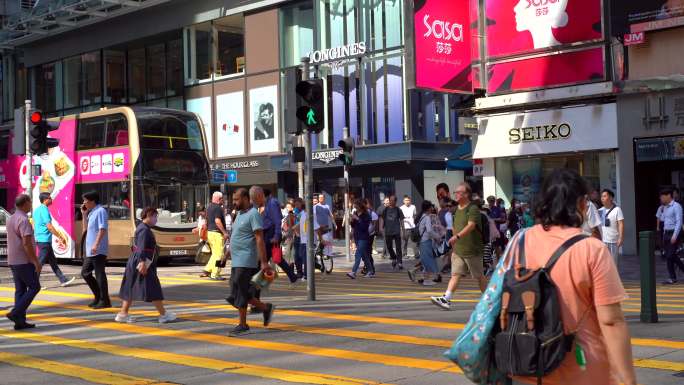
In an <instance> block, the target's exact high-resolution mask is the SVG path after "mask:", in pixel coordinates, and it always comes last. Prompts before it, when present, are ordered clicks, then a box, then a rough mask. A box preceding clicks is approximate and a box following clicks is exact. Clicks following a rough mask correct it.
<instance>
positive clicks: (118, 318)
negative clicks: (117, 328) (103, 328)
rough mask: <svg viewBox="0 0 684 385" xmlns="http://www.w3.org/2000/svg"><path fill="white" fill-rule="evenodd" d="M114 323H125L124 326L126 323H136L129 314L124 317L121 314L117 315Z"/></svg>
mask: <svg viewBox="0 0 684 385" xmlns="http://www.w3.org/2000/svg"><path fill="white" fill-rule="evenodd" d="M114 321H116V322H119V323H123V324H126V323H128V324H130V323H133V322H135V320H134V318H133V317H131V316H130V315H128V314H126V315H124V314H121V313H116V317H114Z"/></svg>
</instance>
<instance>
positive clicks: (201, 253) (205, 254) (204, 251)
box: [195, 241, 211, 265]
mask: <svg viewBox="0 0 684 385" xmlns="http://www.w3.org/2000/svg"><path fill="white" fill-rule="evenodd" d="M210 258H211V247H209V243H208V242H205V241H201V242H200V246H199V247H198V248H197V253H196V254H195V263H198V264H202V265H204V264H206V263H207V262H209V259H210Z"/></svg>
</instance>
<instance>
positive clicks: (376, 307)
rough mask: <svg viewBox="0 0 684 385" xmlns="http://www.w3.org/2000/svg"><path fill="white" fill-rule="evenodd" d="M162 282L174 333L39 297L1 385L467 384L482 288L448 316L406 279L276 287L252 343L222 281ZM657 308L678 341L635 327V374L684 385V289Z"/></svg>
mask: <svg viewBox="0 0 684 385" xmlns="http://www.w3.org/2000/svg"><path fill="white" fill-rule="evenodd" d="M115 278H116V277H112V278H111V279H110V280H112V281H115ZM161 281H162V282H163V285H164V287H165V290H166V293H167V296H168V297H169V298H170V300H168V301H166V304H167V306H168V308H169V309H170V310H171V311H174V312H176V313H177V314H178V316H179V321H178V322H176V323H172V324H166V325H159V324H157V323H156V322H155V320H156V315H157V314H156V311H154V310H153V309H152V308H151V307H149V306H144V305H143V304H139V305H138V307H137V308H134V309H135V310H133V311H131V315H133V316H134V317H136V322H135V323H131V324H120V323H116V322H114V321H113V316H114V314H115V313H116V311H117V309H100V310H93V309H90V308H88V307H87V306H85V303H87V301H88V300H89V299H90V295H88V294H85V293H84V292H83V290H81V288H79V287H74V288H54V289H48V290H43V291H42V292H41V293H40V294H39V296H38V297H37V299H36V301H34V305H33V307H32V309H31V310H32V311H31V313H30V319H31V321H33V322H36V323H37V324H38V325H39V327H38V328H36V329H32V330H30V331H14V330H12V329H10V327H9V326H10V325H9V322H6V321H2V322H0V368H3V367H5V368H8V367H10V366H11V367H12V368H13V370H12V371H11V373H13V376H14V377H10V378H5V377H2V375H0V383H8V384H15V383H16V384H21V383H24V381H25V380H26V379H28V378H32V379H41V380H39V381H47V382H49V383H56V384H58V383H98V384H121V385H124V384H126V385H129V384H130V385H132V384H205V383H207V384H210V383H212V384H213V383H217V384H250V385H253V384H257V385H260V384H281V383H295V384H330V385H359V384H394V385H423V384H431V385H432V384H468V381H467V380H465V378H464V377H463V376H462V375H461V374H460V373H461V372H460V370H459V369H458V368H457V367H456V366H455V365H453V364H451V363H450V362H448V361H447V360H445V359H444V358H443V357H442V353H443V352H444V350H445V349H447V348H448V347H449V346H451V342H452V341H453V339H454V338H455V337H456V336H457V335H458V333H459V332H460V330H461V329H462V328H463V327H464V324H465V323H466V322H467V319H468V316H469V312H470V310H472V308H473V307H474V304H475V302H477V299H478V297H479V291H478V290H476V289H475V284H474V282H469V281H466V284H465V287H464V288H463V290H460V291H458V297H457V298H456V301H455V302H454V304H453V307H454V309H453V311H451V312H442V311H437V310H436V308H434V307H432V305H430V304H429V301H427V298H428V297H429V296H430V295H438V294H441V291H439V288H434V287H432V288H427V287H421V286H417V285H414V284H411V283H410V282H408V280H407V279H406V278H405V275H403V274H384V275H383V276H379V277H378V278H376V279H373V280H363V281H351V280H348V279H346V278H345V277H344V276H343V274H342V273H337V272H336V273H333V274H332V275H330V276H325V277H324V279H321V280H319V281H317V289H318V298H319V301H318V302H317V303H315V304H311V303H307V302H306V301H303V299H304V298H306V291H305V287H304V286H300V287H296V288H294V289H289V288H288V287H287V285H286V284H285V283H283V282H279V283H278V284H276V287H275V288H274V290H273V291H272V292H271V293H269V294H268V298H271V299H273V302H274V303H276V304H277V305H278V309H277V310H276V319H275V321H274V322H273V323H272V324H271V326H270V327H268V328H263V327H261V326H260V323H259V321H260V318H259V316H250V326H251V327H252V330H251V332H250V334H248V335H246V336H244V337H241V338H232V337H228V336H227V331H228V330H229V329H230V328H231V327H232V326H233V325H235V323H236V317H237V313H236V311H235V309H233V308H232V307H230V306H229V305H228V304H226V303H225V301H223V300H222V299H221V298H222V296H224V294H225V293H226V286H227V285H226V283H225V282H215V281H208V280H203V279H199V278H197V277H196V276H193V275H191V274H190V273H187V274H182V273H175V274H170V275H165V276H162V277H161ZM626 287H627V289H628V291H629V294H630V297H631V298H630V299H629V300H627V301H626V302H625V304H624V307H625V311H626V314H628V317H632V316H633V317H632V318H635V317H636V318H638V312H639V288H638V285H636V284H634V283H628V284H626ZM200 289H201V293H200V292H199V291H200ZM13 290H14V289H13V288H12V287H9V286H0V306H1V307H8V306H11V304H12V302H13V300H14V299H13V296H12V295H13ZM190 293H192V294H190ZM184 294H186V295H184ZM183 298H187V300H183ZM658 301H659V313H660V314H661V317H663V318H664V319H665V320H666V322H667V323H666V324H663V325H664V326H663V327H670V328H672V330H673V331H674V330H679V334H674V333H673V335H672V338H662V337H661V338H651V337H652V336H651V335H650V334H649V333H648V332H647V331H648V329H647V327H646V326H644V325H643V324H641V325H640V324H636V323H631V324H630V327H632V328H633V329H634V330H633V332H632V334H633V338H632V345H633V349H634V353H635V354H634V356H635V359H634V364H635V366H636V367H637V368H638V369H637V371H638V375H640V374H641V375H643V376H644V377H645V378H648V379H649V381H650V382H649V381H643V380H640V383H641V384H644V385H645V384H658V385H661V384H664V385H667V384H678V383H681V381H682V377H680V375H681V374H682V373H684V333H682V332H684V326H683V325H684V317H682V316H681V315H682V314H684V287H681V288H680V287H671V288H659V289H658ZM380 309H382V314H378V313H380ZM0 372H1V371H0ZM4 380H9V382H5V381H4ZM60 381H61V382H60ZM73 381H77V382H73ZM78 381H80V382H78ZM654 381H655V382H654ZM47 382H46V383H47ZM33 383H39V382H33ZM40 383H42V382H40Z"/></svg>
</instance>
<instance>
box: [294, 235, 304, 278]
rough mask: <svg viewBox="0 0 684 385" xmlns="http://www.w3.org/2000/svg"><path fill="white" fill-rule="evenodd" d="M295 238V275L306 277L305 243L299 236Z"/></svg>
mask: <svg viewBox="0 0 684 385" xmlns="http://www.w3.org/2000/svg"><path fill="white" fill-rule="evenodd" d="M296 239H297V244H296V246H295V268H296V269H297V277H299V278H302V277H306V245H305V244H303V243H301V240H300V238H296Z"/></svg>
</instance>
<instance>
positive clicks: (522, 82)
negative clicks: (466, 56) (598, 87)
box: [487, 47, 606, 94]
mask: <svg viewBox="0 0 684 385" xmlns="http://www.w3.org/2000/svg"><path fill="white" fill-rule="evenodd" d="M487 74H488V75H487V76H489V82H488V83H487V92H488V93H491V94H495V93H506V92H516V91H525V90H531V89H539V88H548V87H559V86H564V85H571V84H581V83H589V82H598V81H603V80H605V78H606V71H605V65H604V61H603V47H599V48H591V49H587V50H583V51H574V52H568V53H562V54H552V55H547V56H541V57H533V58H530V59H522V60H515V61H508V62H501V63H496V64H489V65H487Z"/></svg>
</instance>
